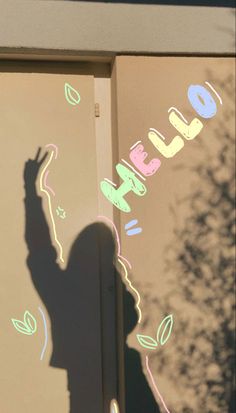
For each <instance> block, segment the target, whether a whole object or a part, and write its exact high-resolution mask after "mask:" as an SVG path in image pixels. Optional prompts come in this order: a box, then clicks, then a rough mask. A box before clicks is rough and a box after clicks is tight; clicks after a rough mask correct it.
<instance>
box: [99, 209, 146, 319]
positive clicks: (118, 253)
mask: <svg viewBox="0 0 236 413" xmlns="http://www.w3.org/2000/svg"><path fill="white" fill-rule="evenodd" d="M98 218H101V219H104V220H106V221H107V222H109V223H110V224H111V225H112V227H113V228H114V231H115V234H116V241H117V245H118V251H117V256H118V262H119V263H120V264H121V266H122V267H123V270H124V273H125V280H126V282H127V283H128V285H129V287H130V288H131V289H132V290H133V291H134V293H135V294H136V295H137V302H136V308H137V312H138V314H139V318H138V323H141V320H142V312H141V309H140V307H139V304H140V301H141V298H140V295H139V292H138V291H137V290H136V289H135V288H134V286H133V285H132V283H131V281H130V279H129V277H128V271H127V268H126V266H125V264H124V263H123V262H122V260H124V261H125V262H126V263H127V264H128V266H129V268H130V269H131V268H132V266H131V264H130V262H129V261H128V260H127V259H126V258H125V257H123V256H122V255H121V254H120V238H119V234H118V231H117V228H116V226H115V224H114V222H113V221H112V220H111V219H109V218H107V217H106V216H104V215H98Z"/></svg>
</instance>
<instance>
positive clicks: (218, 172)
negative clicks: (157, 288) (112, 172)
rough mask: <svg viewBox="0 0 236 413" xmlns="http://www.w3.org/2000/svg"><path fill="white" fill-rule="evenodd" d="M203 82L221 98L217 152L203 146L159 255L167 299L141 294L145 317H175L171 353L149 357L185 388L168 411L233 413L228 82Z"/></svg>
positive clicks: (231, 94) (230, 82) (231, 145)
mask: <svg viewBox="0 0 236 413" xmlns="http://www.w3.org/2000/svg"><path fill="white" fill-rule="evenodd" d="M208 79H209V81H210V82H211V83H212V84H214V85H215V86H216V88H217V89H219V90H224V92H225V93H226V98H225V99H224V100H225V101H224V103H223V105H224V106H223V108H222V110H223V113H224V120H223V121H218V123H216V128H215V131H214V133H215V136H216V138H217V139H218V140H219V143H220V144H219V150H218V152H217V154H216V155H214V156H212V154H210V153H207V147H205V145H204V144H203V148H202V149H203V151H202V159H201V162H200V163H199V164H198V165H197V166H196V167H194V172H196V176H197V184H196V186H194V187H193V188H194V190H193V191H192V193H191V194H190V196H189V197H188V198H186V199H184V200H183V205H188V206H189V211H190V212H189V214H188V216H186V217H185V220H184V223H183V224H181V225H180V224H176V228H175V235H174V239H173V242H172V243H171V244H170V245H169V246H168V248H167V249H166V254H167V257H168V258H167V261H166V270H167V272H168V274H170V289H169V293H168V294H166V295H165V296H164V297H161V298H156V297H154V296H153V294H152V292H151V289H150V288H146V293H145V294H144V295H143V301H145V302H146V305H147V314H150V313H152V312H153V311H154V308H155V311H157V310H160V311H162V312H163V313H164V314H170V313H172V314H173V315H174V319H175V324H174V329H173V336H174V337H175V344H174V346H173V349H170V350H169V349H168V351H167V350H166V348H165V349H164V350H163V349H162V348H159V352H158V357H156V356H155V357H154V356H150V358H152V359H153V360H152V363H153V365H155V366H156V371H157V374H159V375H160V374H163V375H164V376H166V377H167V378H168V381H169V382H170V383H173V385H175V386H178V387H179V389H182V390H183V389H184V391H182V401H180V402H179V404H178V405H176V406H174V407H173V409H174V411H175V412H176V413H178V412H181V413H195V412H212V413H223V412H224V413H226V412H227V413H234V412H235V411H236V406H235V384H234V373H235V370H234V369H235V336H234V329H235V325H234V320H235V296H234V264H235V261H234V260H235V255H234V254H235V253H234V251H235V249H234V247H235V198H234V194H235V159H234V157H235V150H234V145H235V141H234V136H232V132H231V130H232V120H233V119H234V108H233V107H234V104H235V103H234V102H235V100H234V78H233V76H232V75H230V76H228V77H227V78H226V79H224V81H221V82H219V81H217V79H214V78H212V74H211V73H210V72H209V73H208ZM217 86H218V87H217ZM216 122H217V121H216ZM230 128H231V129H230ZM145 325H148V326H149V319H148V316H146V319H145ZM185 395H186V396H185ZM193 399H195V401H196V405H195V406H194V407H193V404H192V402H193Z"/></svg>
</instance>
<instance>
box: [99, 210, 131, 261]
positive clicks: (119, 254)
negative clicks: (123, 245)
mask: <svg viewBox="0 0 236 413" xmlns="http://www.w3.org/2000/svg"><path fill="white" fill-rule="evenodd" d="M98 218H102V219H104V220H105V221H107V222H109V223H110V224H111V226H112V227H113V229H114V231H115V234H116V242H117V247H118V248H117V255H118V257H119V258H122V259H123V260H124V261H125V262H126V263H127V264H128V266H129V268H130V269H132V266H131V264H130V262H129V261H128V260H127V258H125V257H123V255H121V253H120V237H119V234H118V231H117V228H116V226H115V224H114V222H113V221H112V220H111V219H110V218H107V217H105V215H98Z"/></svg>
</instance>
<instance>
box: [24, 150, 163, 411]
mask: <svg viewBox="0 0 236 413" xmlns="http://www.w3.org/2000/svg"><path fill="white" fill-rule="evenodd" d="M40 152H41V149H40V148H39V150H38V152H37V154H36V157H35V159H33V160H32V159H29V160H28V161H27V162H26V164H25V169H24V182H25V192H26V195H25V200H24V201H25V215H26V219H25V222H26V226H25V240H26V243H27V247H28V251H29V253H28V257H27V265H28V268H29V270H30V274H31V278H32V281H33V284H34V286H35V288H36V290H37V292H38V294H39V296H40V297H41V299H42V301H43V303H44V305H45V307H46V308H47V311H48V314H49V317H50V321H51V337H52V344H53V349H52V355H51V359H50V365H51V366H52V367H57V368H62V369H65V370H67V375H68V390H69V393H70V413H85V412H86V413H94V412H97V411H99V412H105V413H109V412H108V409H107V407H106V408H105V410H104V397H105V395H104V394H103V380H102V362H101V354H102V333H101V331H102V316H101V311H99V310H100V308H101V307H100V299H101V297H106V295H107V299H108V300H110V301H111V302H113V303H115V300H116V290H115V285H116V277H119V273H118V272H117V271H116V269H115V265H114V256H115V241H114V238H113V235H112V232H111V230H110V229H109V228H108V227H107V226H106V225H105V224H103V223H98V222H97V223H93V224H90V225H88V226H87V227H85V228H84V229H83V230H82V231H81V232H80V234H79V235H78V237H77V238H76V239H75V241H74V243H73V245H72V247H71V250H70V254H69V258H68V264H67V267H66V268H65V270H63V269H61V268H60V266H59V265H58V263H57V262H56V259H57V253H56V250H55V248H54V246H53V244H52V241H51V237H50V231H49V227H48V224H47V221H46V218H45V214H44V211H43V208H42V199H41V197H39V196H38V195H37V190H36V180H37V177H38V173H39V169H40V167H41V165H42V164H43V162H44V160H45V159H46V157H47V153H45V154H44V155H43V156H42V157H41V159H40ZM101 288H102V289H105V290H106V291H105V293H106V294H105V295H104V291H102V292H101ZM122 288H123V298H124V300H123V301H124V325H125V334H126V335H127V334H129V333H130V331H132V329H133V328H134V327H135V325H136V323H137V314H136V311H135V308H134V306H135V301H134V298H133V297H132V295H131V294H130V293H129V292H128V291H127V289H126V288H125V286H124V284H123V286H122ZM114 308H115V305H114ZM107 334H109V331H107ZM112 351H113V352H114V351H115V349H113V350H112ZM125 371H126V374H125V378H126V406H127V408H126V413H154V412H155V413H158V412H159V409H158V406H157V404H156V402H155V399H154V397H153V395H152V392H151V390H150V388H149V386H148V383H147V381H146V379H145V376H144V374H143V372H142V366H141V361H140V356H139V353H138V352H137V351H136V350H134V349H130V348H129V347H128V346H127V344H126V343H125ZM113 397H114V398H116V395H115V394H114V395H113ZM106 406H107V405H106Z"/></svg>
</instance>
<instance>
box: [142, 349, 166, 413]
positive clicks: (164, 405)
mask: <svg viewBox="0 0 236 413" xmlns="http://www.w3.org/2000/svg"><path fill="white" fill-rule="evenodd" d="M146 368H147V371H148V374H149V376H150V378H151V381H152V385H153V387H154V389H155V391H156V393H157V395H158V397H159V399H160V400H161V403H162V404H163V407H164V409H165V411H166V412H167V413H170V411H169V410H168V408H167V406H166V404H165V402H164V399H163V397H162V395H161V393H160V392H159V390H158V388H157V385H156V383H155V381H154V378H153V375H152V372H151V370H150V367H149V365H148V356H146Z"/></svg>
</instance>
